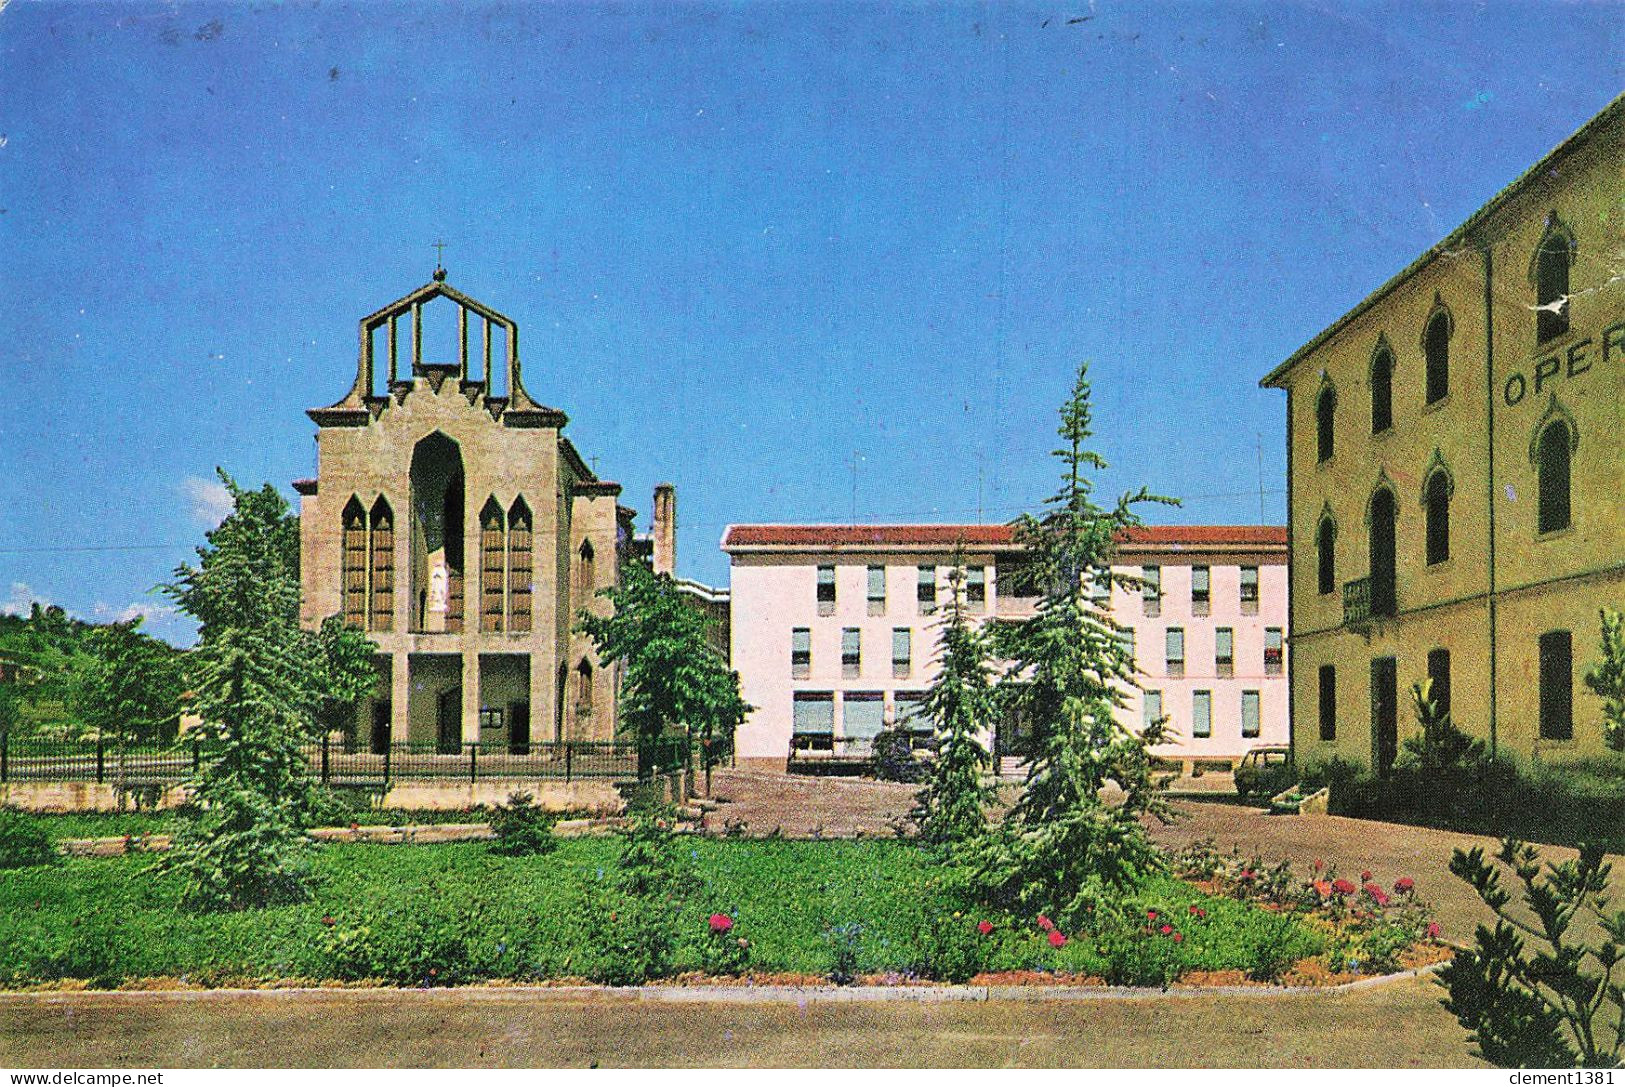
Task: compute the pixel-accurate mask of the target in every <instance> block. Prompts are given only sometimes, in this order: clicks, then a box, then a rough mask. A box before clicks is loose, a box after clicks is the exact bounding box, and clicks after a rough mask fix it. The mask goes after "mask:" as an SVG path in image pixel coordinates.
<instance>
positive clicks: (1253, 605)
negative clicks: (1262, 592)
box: [1241, 566, 1258, 615]
mask: <svg viewBox="0 0 1625 1087" xmlns="http://www.w3.org/2000/svg"><path fill="white" fill-rule="evenodd" d="M1241 614H1243V615H1257V614H1258V567H1256V566H1243V567H1242V568H1241Z"/></svg>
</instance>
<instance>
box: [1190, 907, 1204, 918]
mask: <svg viewBox="0 0 1625 1087" xmlns="http://www.w3.org/2000/svg"><path fill="white" fill-rule="evenodd" d="M1191 916H1192V917H1206V916H1207V911H1206V910H1204V909H1203V908H1202V907H1200V906H1197V905H1192V906H1191Z"/></svg>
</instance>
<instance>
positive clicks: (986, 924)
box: [976, 921, 993, 936]
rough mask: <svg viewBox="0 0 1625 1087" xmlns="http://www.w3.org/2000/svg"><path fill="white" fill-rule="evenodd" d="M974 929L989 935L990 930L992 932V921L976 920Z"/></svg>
mask: <svg viewBox="0 0 1625 1087" xmlns="http://www.w3.org/2000/svg"><path fill="white" fill-rule="evenodd" d="M976 931H977V932H980V933H981V934H982V935H983V936H988V935H991V934H992V932H993V922H992V921H978V922H976Z"/></svg>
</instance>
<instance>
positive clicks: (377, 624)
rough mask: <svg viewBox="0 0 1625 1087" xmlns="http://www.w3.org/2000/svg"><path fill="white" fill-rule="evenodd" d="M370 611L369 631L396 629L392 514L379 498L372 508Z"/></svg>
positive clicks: (384, 502)
mask: <svg viewBox="0 0 1625 1087" xmlns="http://www.w3.org/2000/svg"><path fill="white" fill-rule="evenodd" d="M371 575H372V576H371V583H372V608H371V610H370V613H369V614H370V615H371V617H372V618H371V620H370V621H369V623H368V629H369V630H377V631H386V632H387V631H391V630H394V629H395V511H394V510H392V509H390V508H389V503H388V502H386V501H384V499H383V497H382V496H380V497H379V499H378V501H377V502H374V503H373V505H372V570H371Z"/></svg>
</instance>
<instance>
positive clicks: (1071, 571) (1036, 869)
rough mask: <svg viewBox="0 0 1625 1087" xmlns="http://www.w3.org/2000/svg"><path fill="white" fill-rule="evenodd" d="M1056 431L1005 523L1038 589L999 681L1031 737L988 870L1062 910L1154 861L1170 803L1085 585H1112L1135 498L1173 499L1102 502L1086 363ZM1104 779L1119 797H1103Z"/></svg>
mask: <svg viewBox="0 0 1625 1087" xmlns="http://www.w3.org/2000/svg"><path fill="white" fill-rule="evenodd" d="M1059 434H1060V437H1061V448H1059V449H1057V450H1056V451H1055V454H1054V455H1055V456H1056V458H1057V459H1059V460H1060V462H1061V466H1062V476H1061V487H1060V490H1059V491H1057V492H1056V494H1055V495H1054V496H1052V497H1051V498H1049V499H1048V500H1047V501H1046V505H1047V506H1048V508H1047V509H1046V510H1045V511H1044V512H1043V513H1042V514H1041V515H1039V516H1033V515H1031V514H1027V515H1023V516H1022V517H1021V518H1020V519H1018V520H1017V521H1016V522H1015V535H1016V540H1017V542H1018V543H1019V544H1020V545H1021V546H1022V548H1023V550H1024V552H1025V558H1026V561H1027V563H1028V576H1029V577H1030V578H1031V581H1032V583H1033V585H1034V587H1035V588H1037V589H1038V591H1039V593H1040V599H1039V601H1038V606H1037V609H1036V612H1035V614H1034V615H1033V616H1032V618H1030V619H1027V620H1025V621H1024V622H1022V623H1021V624H1020V625H1019V626H1017V627H1016V628H1015V629H1014V630H1012V631H1011V633H1010V637H1009V652H1010V653H1011V655H1012V658H1013V659H1012V662H1011V666H1010V669H1009V671H1008V673H1007V678H1006V680H1005V681H1004V686H1005V693H1006V695H1007V697H1008V699H1009V703H1010V704H1011V705H1012V706H1014V707H1015V708H1016V709H1017V710H1018V712H1020V714H1021V715H1022V718H1023V720H1024V721H1025V722H1027V724H1028V725H1029V727H1030V729H1031V740H1030V743H1031V745H1032V746H1031V749H1030V761H1029V763H1028V770H1027V779H1026V782H1025V785H1024V788H1023V790H1022V793H1021V796H1020V799H1019V800H1018V801H1017V802H1016V804H1015V806H1014V807H1013V808H1012V810H1011V812H1010V815H1009V817H1008V818H1007V820H1006V821H1005V824H1004V828H1003V830H1004V833H1003V835H1002V839H1001V842H1000V843H999V848H998V849H997V850H996V851H995V852H994V854H993V855H992V858H991V862H990V863H988V866H987V869H986V871H985V872H984V881H985V884H986V885H988V887H989V889H990V890H992V891H993V892H994V893H995V894H996V895H998V896H1001V897H1004V898H1006V899H1013V900H1017V901H1019V902H1021V903H1022V904H1024V905H1037V906H1040V907H1042V908H1045V909H1050V910H1055V911H1058V912H1059V913H1060V914H1061V915H1063V916H1066V915H1069V914H1075V913H1076V911H1077V910H1079V909H1080V908H1081V907H1082V906H1083V905H1084V904H1085V903H1086V902H1087V900H1088V899H1089V898H1090V897H1092V896H1093V895H1095V894H1097V893H1100V892H1102V891H1105V890H1109V889H1112V888H1121V887H1124V886H1127V885H1131V884H1132V883H1134V882H1135V881H1136V880H1137V879H1138V878H1139V877H1140V875H1141V874H1143V873H1144V872H1145V871H1146V870H1147V869H1149V868H1150V867H1153V866H1154V865H1155V863H1156V854H1155V853H1154V851H1153V849H1152V847H1151V845H1150V841H1149V839H1148V837H1147V835H1146V833H1145V829H1144V827H1143V825H1142V823H1141V819H1142V817H1143V816H1146V815H1154V816H1158V817H1166V816H1167V815H1168V808H1167V806H1166V804H1165V802H1164V801H1163V800H1162V799H1161V798H1160V797H1159V795H1158V793H1157V789H1156V786H1155V784H1154V782H1153V780H1152V777H1151V766H1150V756H1149V753H1148V751H1147V748H1148V747H1149V746H1150V745H1152V744H1156V743H1158V742H1160V741H1161V740H1162V739H1163V735H1164V733H1163V725H1162V724H1161V723H1160V722H1159V723H1155V724H1152V725H1150V726H1147V727H1146V728H1144V729H1142V730H1139V731H1136V730H1135V729H1133V728H1131V727H1129V726H1128V725H1126V724H1124V723H1122V722H1121V721H1119V720H1118V711H1119V710H1121V709H1122V708H1123V707H1124V705H1125V702H1126V699H1125V694H1126V692H1127V690H1129V689H1130V688H1132V687H1134V686H1136V682H1135V679H1134V662H1133V657H1132V654H1131V652H1130V651H1129V649H1128V648H1127V646H1126V645H1125V644H1124V642H1123V639H1122V634H1123V628H1122V627H1120V626H1119V625H1118V624H1117V623H1115V622H1114V621H1113V619H1112V617H1111V614H1110V611H1109V603H1108V601H1107V600H1106V599H1105V598H1104V597H1097V596H1096V595H1095V594H1094V593H1093V592H1092V591H1091V589H1092V587H1094V586H1096V585H1098V584H1101V583H1102V582H1104V583H1108V584H1109V581H1110V579H1111V577H1112V572H1111V565H1112V558H1113V555H1114V553H1115V550H1116V546H1117V541H1118V539H1119V538H1120V537H1121V536H1122V534H1123V533H1125V532H1126V531H1127V530H1128V529H1130V528H1132V527H1134V526H1136V525H1138V524H1140V519H1139V517H1138V516H1137V515H1136V513H1135V507H1136V506H1137V505H1140V504H1142V503H1145V502H1163V503H1167V504H1175V503H1174V500H1172V499H1167V498H1161V497H1159V496H1156V495H1153V494H1151V493H1150V492H1148V491H1147V490H1145V489H1144V488H1140V489H1139V490H1136V491H1133V492H1129V493H1126V494H1124V495H1123V496H1122V497H1120V498H1118V499H1117V501H1116V502H1115V504H1114V505H1113V506H1111V507H1110V508H1104V507H1101V506H1099V505H1097V504H1096V503H1095V502H1094V500H1093V490H1094V482H1093V479H1092V475H1093V473H1095V472H1098V471H1100V470H1102V469H1104V468H1105V467H1106V461H1105V460H1104V459H1103V458H1102V457H1101V456H1100V455H1099V454H1098V453H1096V452H1094V451H1093V450H1091V449H1090V448H1089V446H1088V442H1089V439H1090V437H1091V436H1092V430H1091V428H1090V405H1089V380H1088V365H1087V364H1085V365H1083V366H1082V367H1080V368H1079V371H1078V377H1077V381H1076V383H1075V385H1074V386H1073V390H1072V395H1071V397H1070V398H1069V399H1068V400H1067V402H1066V404H1065V405H1064V406H1063V407H1062V409H1061V425H1060V429H1059ZM1126 580H1127V582H1128V583H1129V584H1130V585H1131V586H1132V585H1134V584H1137V581H1136V580H1135V579H1126ZM1108 785H1115V786H1116V787H1117V789H1119V790H1120V791H1121V794H1122V795H1121V798H1120V799H1116V798H1114V799H1112V800H1111V801H1110V802H1108V801H1107V800H1106V799H1103V797H1102V795H1101V793H1102V790H1103V789H1105V788H1106V787H1107V786H1108Z"/></svg>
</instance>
